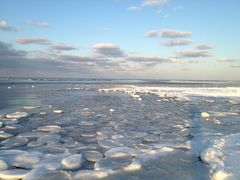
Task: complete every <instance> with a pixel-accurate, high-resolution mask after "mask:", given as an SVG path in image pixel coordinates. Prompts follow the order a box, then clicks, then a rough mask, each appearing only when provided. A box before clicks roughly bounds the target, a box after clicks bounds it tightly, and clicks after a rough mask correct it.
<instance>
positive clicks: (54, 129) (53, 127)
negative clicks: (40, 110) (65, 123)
mask: <svg viewBox="0 0 240 180" xmlns="http://www.w3.org/2000/svg"><path fill="white" fill-rule="evenodd" d="M60 130H61V127H60V126H57V125H48V126H42V127H38V128H37V131H44V132H45V131H46V132H58V131H60Z"/></svg>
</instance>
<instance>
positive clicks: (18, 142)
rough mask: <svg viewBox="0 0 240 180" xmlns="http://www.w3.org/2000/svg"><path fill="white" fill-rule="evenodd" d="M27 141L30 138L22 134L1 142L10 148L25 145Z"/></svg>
mask: <svg viewBox="0 0 240 180" xmlns="http://www.w3.org/2000/svg"><path fill="white" fill-rule="evenodd" d="M27 143H28V139H27V138H25V137H21V136H15V137H12V138H9V139H6V140H4V141H1V142H0V144H1V145H2V146H5V147H8V148H13V147H18V146H24V145H25V144H27Z"/></svg>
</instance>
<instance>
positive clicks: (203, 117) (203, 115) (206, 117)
mask: <svg viewBox="0 0 240 180" xmlns="http://www.w3.org/2000/svg"><path fill="white" fill-rule="evenodd" d="M209 117H210V115H209V114H208V113H207V112H202V113H201V118H202V119H208V118H209Z"/></svg>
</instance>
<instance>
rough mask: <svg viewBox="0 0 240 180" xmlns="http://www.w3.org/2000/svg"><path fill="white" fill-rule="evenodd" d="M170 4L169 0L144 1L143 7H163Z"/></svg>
mask: <svg viewBox="0 0 240 180" xmlns="http://www.w3.org/2000/svg"><path fill="white" fill-rule="evenodd" d="M166 3H168V0H144V1H143V3H142V6H162V5H164V4H166Z"/></svg>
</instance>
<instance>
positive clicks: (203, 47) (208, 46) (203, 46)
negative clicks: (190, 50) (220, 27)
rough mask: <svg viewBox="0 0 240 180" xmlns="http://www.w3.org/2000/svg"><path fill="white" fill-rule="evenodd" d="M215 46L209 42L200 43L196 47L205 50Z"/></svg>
mask: <svg viewBox="0 0 240 180" xmlns="http://www.w3.org/2000/svg"><path fill="white" fill-rule="evenodd" d="M212 48H213V47H212V46H211V45H208V44H200V45H198V46H197V47H196V49H200V50H205V49H212Z"/></svg>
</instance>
